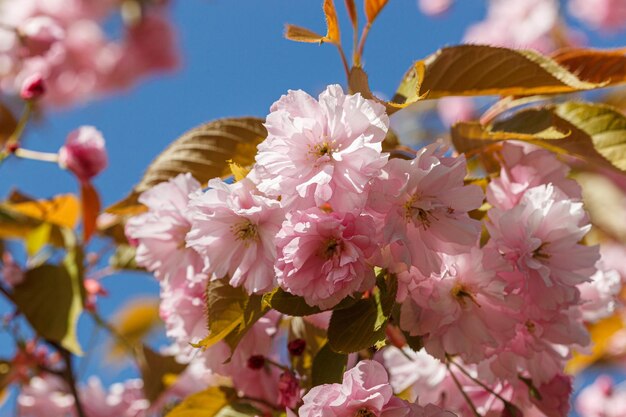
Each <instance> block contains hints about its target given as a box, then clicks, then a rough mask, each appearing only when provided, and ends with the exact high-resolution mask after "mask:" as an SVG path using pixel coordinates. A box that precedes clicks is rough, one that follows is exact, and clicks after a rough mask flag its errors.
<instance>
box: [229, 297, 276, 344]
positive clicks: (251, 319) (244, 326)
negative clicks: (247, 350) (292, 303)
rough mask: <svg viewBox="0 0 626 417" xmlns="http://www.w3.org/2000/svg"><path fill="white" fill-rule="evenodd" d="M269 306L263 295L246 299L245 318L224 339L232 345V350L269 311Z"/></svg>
mask: <svg viewBox="0 0 626 417" xmlns="http://www.w3.org/2000/svg"><path fill="white" fill-rule="evenodd" d="M268 310H269V309H268V308H267V306H266V305H264V304H263V300H262V297H261V296H260V295H251V296H250V297H249V298H248V300H247V301H246V308H245V309H244V311H243V320H242V322H241V324H240V325H239V326H238V327H237V328H235V329H234V330H233V331H232V332H230V333H229V334H228V335H227V336H226V337H225V338H224V340H225V341H226V343H227V344H228V346H230V349H231V352H234V351H235V348H236V347H237V345H238V344H239V342H240V341H241V339H242V338H243V337H244V336H245V335H246V333H248V330H250V328H252V326H254V324H255V323H256V322H257V321H258V320H259V319H260V318H261V317H263V316H264V315H265V313H267V312H268Z"/></svg>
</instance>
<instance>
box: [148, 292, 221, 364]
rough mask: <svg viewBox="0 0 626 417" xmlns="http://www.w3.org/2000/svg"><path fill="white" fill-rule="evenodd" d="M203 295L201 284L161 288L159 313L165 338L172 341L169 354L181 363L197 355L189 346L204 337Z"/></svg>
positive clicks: (205, 321) (205, 325) (205, 324)
mask: <svg viewBox="0 0 626 417" xmlns="http://www.w3.org/2000/svg"><path fill="white" fill-rule="evenodd" d="M205 292H206V288H204V286H203V285H194V286H192V287H190V286H181V287H173V288H172V287H170V286H168V285H161V304H160V306H159V307H160V308H159V312H160V315H161V318H162V319H163V322H164V323H165V330H166V335H167V337H169V338H170V339H172V340H173V341H174V345H173V346H171V347H170V354H171V355H174V356H176V359H177V360H178V361H179V362H181V363H187V362H189V361H190V360H191V359H192V358H193V357H194V356H196V355H197V354H198V351H197V349H195V348H193V347H192V346H191V343H198V342H199V341H201V340H202V339H203V338H205V337H206V335H207V332H208V331H207V317H206V301H205V295H204V293H205ZM212 352H213V351H212ZM213 355H215V353H214V352H213Z"/></svg>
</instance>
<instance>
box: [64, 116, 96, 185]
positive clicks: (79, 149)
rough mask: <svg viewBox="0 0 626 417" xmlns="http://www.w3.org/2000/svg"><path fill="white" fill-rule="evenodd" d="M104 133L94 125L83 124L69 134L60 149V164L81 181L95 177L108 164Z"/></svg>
mask: <svg viewBox="0 0 626 417" xmlns="http://www.w3.org/2000/svg"><path fill="white" fill-rule="evenodd" d="M107 160H108V158H107V152H106V149H105V147H104V138H103V137H102V133H100V131H98V130H97V129H96V128H95V127H93V126H82V127H80V128H78V129H76V130H74V131H73V132H71V133H70V134H69V136H68V137H67V140H66V141H65V145H64V146H62V147H61V149H59V165H60V166H61V168H64V169H69V170H70V171H72V172H73V173H74V174H75V175H76V177H77V178H78V179H79V180H81V181H88V180H90V179H91V178H93V177H95V176H96V175H98V174H99V173H100V171H102V170H103V169H104V168H106V166H107V162H108V161H107Z"/></svg>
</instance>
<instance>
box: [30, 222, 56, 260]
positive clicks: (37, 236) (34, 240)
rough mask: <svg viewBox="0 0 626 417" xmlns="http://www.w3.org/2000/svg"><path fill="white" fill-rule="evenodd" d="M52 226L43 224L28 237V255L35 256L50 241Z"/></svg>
mask: <svg viewBox="0 0 626 417" xmlns="http://www.w3.org/2000/svg"><path fill="white" fill-rule="evenodd" d="M51 232H52V225H51V224H50V223H42V224H40V225H39V226H38V227H36V228H35V229H34V230H33V231H32V232H30V233H29V234H28V235H27V236H26V241H25V243H26V253H27V254H28V256H29V257H32V256H35V255H36V254H37V253H38V252H39V251H40V250H41V249H42V248H43V247H44V246H46V244H47V243H48V242H49V241H50V233H51Z"/></svg>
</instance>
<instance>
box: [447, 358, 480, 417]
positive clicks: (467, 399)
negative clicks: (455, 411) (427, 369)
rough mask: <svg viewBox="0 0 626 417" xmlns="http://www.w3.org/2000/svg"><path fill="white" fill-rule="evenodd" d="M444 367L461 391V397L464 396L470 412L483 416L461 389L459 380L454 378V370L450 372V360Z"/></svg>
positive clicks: (478, 416)
mask: <svg viewBox="0 0 626 417" xmlns="http://www.w3.org/2000/svg"><path fill="white" fill-rule="evenodd" d="M446 368H448V372H449V373H450V376H451V377H452V380H453V381H454V385H456V387H457V388H458V389H459V391H460V392H461V395H462V396H463V398H465V402H467V405H469V407H470V408H471V409H472V413H474V415H475V416H476V417H483V416H481V415H480V413H479V412H478V410H477V409H476V406H475V405H474V403H473V402H472V399H471V398H470V397H469V396H468V395H467V393H466V392H465V391H464V390H463V387H462V386H461V383H460V382H459V380H458V379H457V378H456V375H454V372H452V370H451V369H450V362H449V361H446Z"/></svg>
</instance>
